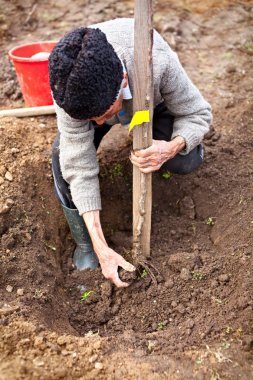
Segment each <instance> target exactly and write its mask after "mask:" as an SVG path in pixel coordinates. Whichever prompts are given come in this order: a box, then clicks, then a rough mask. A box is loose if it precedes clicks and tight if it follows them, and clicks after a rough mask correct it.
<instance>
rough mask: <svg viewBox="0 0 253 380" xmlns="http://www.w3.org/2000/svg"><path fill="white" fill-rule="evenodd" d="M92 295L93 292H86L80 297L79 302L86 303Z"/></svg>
mask: <svg viewBox="0 0 253 380" xmlns="http://www.w3.org/2000/svg"><path fill="white" fill-rule="evenodd" d="M93 293H94V291H93V290H88V291H87V292H84V293H83V294H82V296H81V300H80V302H81V303H82V302H83V301H86V300H87V299H88V298H89V297H90V296H91V295H92V294H93Z"/></svg>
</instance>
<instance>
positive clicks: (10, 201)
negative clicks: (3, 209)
mask: <svg viewBox="0 0 253 380" xmlns="http://www.w3.org/2000/svg"><path fill="white" fill-rule="evenodd" d="M5 204H6V205H7V206H8V207H11V206H13V205H14V200H13V199H11V198H7V199H6V201H5Z"/></svg>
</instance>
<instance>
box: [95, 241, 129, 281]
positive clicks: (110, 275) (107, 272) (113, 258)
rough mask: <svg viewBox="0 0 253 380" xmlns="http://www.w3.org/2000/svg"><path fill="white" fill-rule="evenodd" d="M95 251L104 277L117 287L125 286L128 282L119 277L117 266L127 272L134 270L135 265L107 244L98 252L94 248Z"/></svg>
mask: <svg viewBox="0 0 253 380" xmlns="http://www.w3.org/2000/svg"><path fill="white" fill-rule="evenodd" d="M95 252H96V254H97V255H98V258H99V262H100V265H101V269H102V273H103V275H104V276H105V278H107V279H108V280H111V281H112V282H113V283H114V284H115V285H116V286H117V287H118V288H123V287H127V286H128V285H129V284H128V283H127V282H123V281H121V280H120V278H119V274H118V267H121V268H123V269H125V270H126V271H128V272H133V271H135V267H134V266H133V265H132V264H130V263H128V262H127V261H126V260H125V259H123V257H122V256H120V255H119V254H118V253H116V252H115V251H113V250H112V249H111V248H109V247H108V246H107V247H106V246H105V247H103V249H102V250H101V251H100V252H99V251H97V250H96V249H95Z"/></svg>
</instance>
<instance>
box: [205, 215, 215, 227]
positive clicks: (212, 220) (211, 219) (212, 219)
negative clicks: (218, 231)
mask: <svg viewBox="0 0 253 380" xmlns="http://www.w3.org/2000/svg"><path fill="white" fill-rule="evenodd" d="M206 224H207V225H208V226H214V224H215V221H214V218H213V217H212V216H209V218H208V219H207V222H206Z"/></svg>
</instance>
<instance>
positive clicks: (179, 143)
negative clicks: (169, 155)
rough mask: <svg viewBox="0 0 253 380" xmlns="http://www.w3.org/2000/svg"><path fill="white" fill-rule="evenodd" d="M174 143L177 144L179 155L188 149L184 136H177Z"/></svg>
mask: <svg viewBox="0 0 253 380" xmlns="http://www.w3.org/2000/svg"><path fill="white" fill-rule="evenodd" d="M172 141H173V142H174V143H176V146H177V153H179V152H181V150H184V149H185V148H186V141H185V139H184V138H183V137H182V136H176V137H175V138H174V139H173V140H172Z"/></svg>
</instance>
